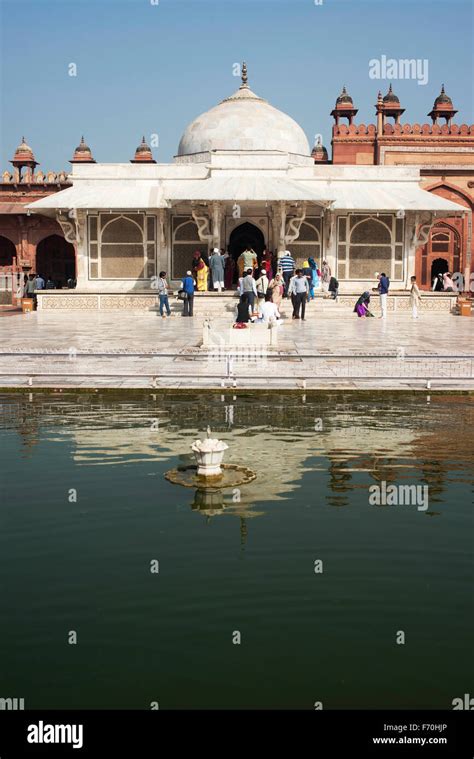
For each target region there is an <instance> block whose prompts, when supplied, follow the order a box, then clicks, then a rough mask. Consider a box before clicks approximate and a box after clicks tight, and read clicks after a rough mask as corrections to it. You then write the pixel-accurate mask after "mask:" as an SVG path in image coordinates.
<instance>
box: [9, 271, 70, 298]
mask: <svg viewBox="0 0 474 759" xmlns="http://www.w3.org/2000/svg"><path fill="white" fill-rule="evenodd" d="M67 286H68V287H69V288H74V287H76V280H75V279H74V278H73V277H70V278H69V279H68V281H67ZM60 287H61V283H58V282H56V281H55V280H54V279H53V278H52V276H51V275H49V276H48V277H43V276H42V275H41V274H35V273H34V272H31V273H30V274H25V275H24V277H23V285H22V293H21V296H22V298H31V299H32V300H33V301H35V303H36V300H37V297H36V293H35V291H36V290H56V289H59V288H60Z"/></svg>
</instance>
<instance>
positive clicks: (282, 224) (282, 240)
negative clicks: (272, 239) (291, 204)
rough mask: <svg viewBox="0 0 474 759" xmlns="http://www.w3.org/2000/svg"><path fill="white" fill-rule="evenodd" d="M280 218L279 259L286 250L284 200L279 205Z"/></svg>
mask: <svg viewBox="0 0 474 759" xmlns="http://www.w3.org/2000/svg"><path fill="white" fill-rule="evenodd" d="M278 211H279V213H278V216H279V231H278V258H281V256H282V255H283V253H284V252H285V250H286V242H285V235H286V203H285V201H284V200H280V202H279V204H278Z"/></svg>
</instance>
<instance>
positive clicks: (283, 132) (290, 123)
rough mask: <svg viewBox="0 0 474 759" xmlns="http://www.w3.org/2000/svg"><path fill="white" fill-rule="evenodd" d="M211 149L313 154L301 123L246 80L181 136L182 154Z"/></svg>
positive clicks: (192, 123) (180, 151)
mask: <svg viewBox="0 0 474 759" xmlns="http://www.w3.org/2000/svg"><path fill="white" fill-rule="evenodd" d="M211 150H279V151H281V152H284V153H296V154H299V155H307V156H309V154H310V152H311V151H310V148H309V144H308V140H307V139H306V135H305V133H304V132H303V130H302V129H301V127H300V125H299V124H297V123H296V121H294V120H293V119H292V118H291V117H290V116H288V115H287V114H286V113H283V111H279V110H278V109H277V108H274V107H273V106H272V105H270V103H267V101H266V100H263V98H259V97H258V96H257V95H255V93H253V92H252V90H250V89H249V88H248V86H247V84H246V83H243V84H242V85H241V87H240V88H239V89H238V90H237V92H236V93H234V95H231V97H229V98H226V99H225V100H223V101H222V102H221V103H219V105H216V106H215V107H214V108H211V110H210V111H206V113H203V114H201V116H198V117H197V119H195V120H194V121H193V122H191V124H190V125H189V126H188V127H187V128H186V130H185V132H184V134H183V136H182V137H181V140H180V143H179V147H178V156H184V155H192V154H193V153H206V152H208V151H211Z"/></svg>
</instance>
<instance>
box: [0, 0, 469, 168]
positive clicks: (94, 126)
mask: <svg viewBox="0 0 474 759" xmlns="http://www.w3.org/2000/svg"><path fill="white" fill-rule="evenodd" d="M156 2H157V0H94V2H89V0H1V14H2V16H1V32H2V40H1V53H0V64H1V79H2V95H1V97H2V102H1V121H0V126H1V133H0V148H1V164H0V166H1V170H4V169H5V168H8V166H9V164H8V159H10V158H11V157H12V155H13V152H14V149H15V147H16V145H17V144H18V142H19V140H20V138H21V136H22V135H23V134H24V135H25V137H26V139H27V141H28V143H29V144H30V145H31V146H32V148H33V149H34V152H35V155H36V159H37V160H38V161H40V163H41V168H42V169H43V170H45V171H46V170H55V171H57V170H60V169H63V168H64V169H67V168H69V166H70V164H69V163H68V159H69V158H71V156H72V152H73V150H74V148H75V146H76V145H77V144H78V142H79V140H80V137H81V135H82V134H84V136H85V138H86V141H87V143H88V144H89V145H90V147H91V148H92V150H93V153H94V157H95V158H96V160H99V161H106V162H109V161H110V162H121V161H128V160H130V158H133V154H134V151H135V148H136V146H137V145H138V143H139V142H140V140H141V137H142V134H144V135H145V137H146V138H147V139H149V138H150V135H151V134H156V133H157V134H158V135H159V140H160V145H159V148H158V149H155V150H154V156H155V158H156V159H157V160H158V161H159V162H167V161H170V160H171V159H172V156H173V155H174V154H175V153H176V150H177V146H178V142H179V139H180V136H181V134H182V132H183V130H184V128H185V127H186V125H187V124H188V123H189V122H190V121H192V119H193V118H195V117H196V116H197V115H198V114H200V113H202V112H203V111H205V110H207V109H208V108H210V107H212V106H213V105H215V104H216V103H217V102H219V101H220V100H221V99H222V98H224V97H227V96H228V95H230V94H231V93H232V92H233V91H235V89H237V87H238V85H239V83H240V80H239V79H237V78H235V77H234V76H233V64H234V63H236V62H238V61H242V60H246V61H247V64H248V68H249V83H250V86H251V87H252V89H253V90H254V91H255V92H256V93H257V94H259V95H260V96H262V97H265V98H266V99H267V100H269V101H270V102H271V103H272V104H273V105H274V106H276V107H277V108H281V109H282V110H284V111H286V112H287V113H289V114H290V115H291V116H292V117H293V118H294V119H295V120H296V121H298V123H299V124H301V126H302V127H303V129H304V130H305V132H306V134H307V136H308V139H309V141H310V144H312V143H313V141H314V135H315V134H318V133H321V134H322V135H323V140H324V143H325V144H327V145H328V146H329V143H330V133H331V125H332V119H331V117H330V116H329V113H330V111H331V110H332V108H333V107H334V102H335V99H336V97H337V95H338V94H339V92H340V90H341V87H342V85H343V84H345V85H346V86H347V88H348V90H349V92H350V94H351V95H352V96H353V98H354V102H355V105H356V107H358V108H359V113H358V115H357V117H356V121H357V122H363V123H373V122H374V120H375V116H374V104H375V102H376V96H377V91H378V89H379V88H380V89H382V92H383V93H385V92H386V91H387V89H388V83H389V82H388V80H379V81H377V80H373V79H371V78H369V60H370V59H373V58H378V59H380V57H381V56H382V55H385V56H387V57H388V58H394V59H396V60H398V59H402V58H415V59H420V60H424V59H426V60H427V61H428V83H427V84H426V85H420V84H418V83H417V81H416V80H406V79H403V80H400V79H399V80H393V89H394V91H395V92H396V94H397V95H398V96H399V97H400V100H401V103H402V106H403V107H405V108H406V112H405V114H404V116H403V121H406V122H412V123H414V122H421V123H423V122H426V121H428V119H427V116H426V114H427V113H428V112H429V111H430V110H431V107H432V104H433V100H434V98H435V97H436V95H437V94H438V93H439V89H440V85H441V83H442V82H444V83H445V86H446V91H447V93H448V94H449V95H450V96H451V97H452V99H453V101H454V104H455V106H456V107H457V108H458V110H459V114H458V116H457V117H456V121H457V122H459V123H472V122H473V120H474V118H473V85H472V81H473V59H472V49H473V27H472V15H473V4H472V2H471V1H470V0H449V2H446V0H423V2H419V1H418V0H323V2H322V4H321V5H316V4H315V2H314V0H159V2H158V3H157V4H153V3H156ZM71 63H73V64H75V65H76V66H77V76H75V77H71V76H69V74H68V66H69V64H71Z"/></svg>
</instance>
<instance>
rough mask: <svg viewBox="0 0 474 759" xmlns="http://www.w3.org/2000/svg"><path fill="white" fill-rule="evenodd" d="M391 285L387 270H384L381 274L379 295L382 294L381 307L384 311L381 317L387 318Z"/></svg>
mask: <svg viewBox="0 0 474 759" xmlns="http://www.w3.org/2000/svg"><path fill="white" fill-rule="evenodd" d="M389 287H390V280H389V278H388V277H387V275H386V274H385V272H382V274H380V275H379V287H378V290H379V295H380V308H381V310H382V313H381V314H380V317H379V318H380V319H386V318H387V295H388V289H389Z"/></svg>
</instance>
